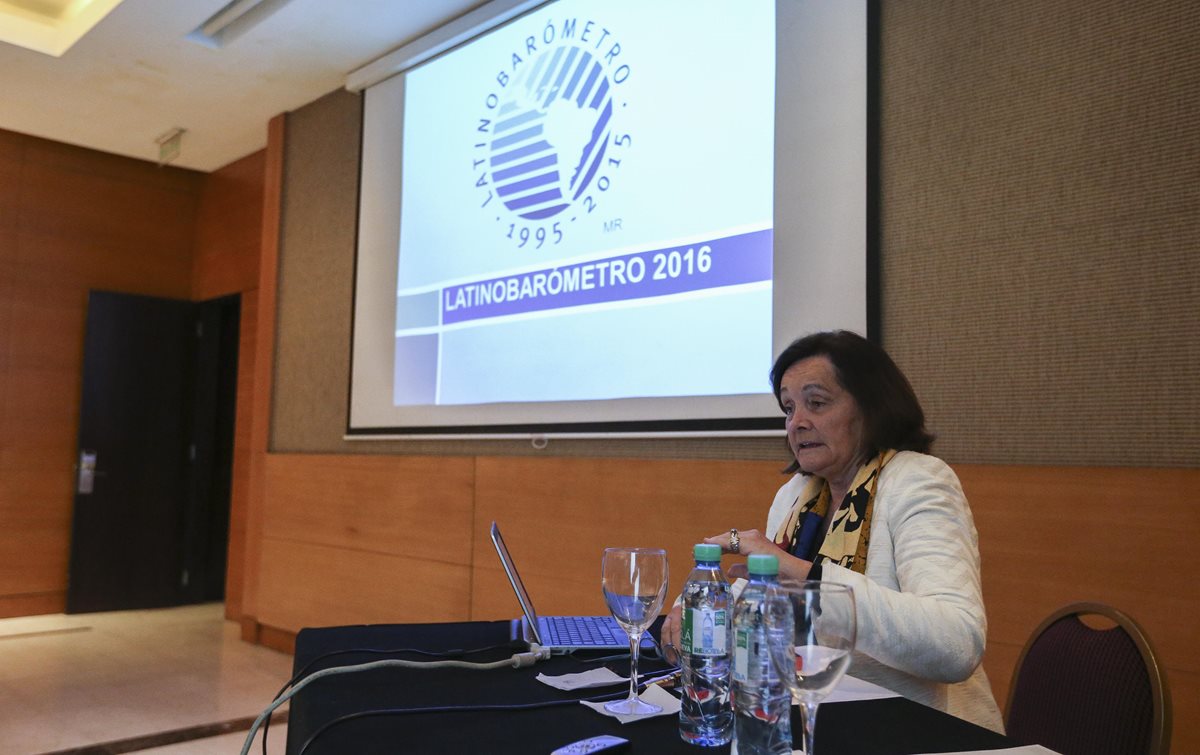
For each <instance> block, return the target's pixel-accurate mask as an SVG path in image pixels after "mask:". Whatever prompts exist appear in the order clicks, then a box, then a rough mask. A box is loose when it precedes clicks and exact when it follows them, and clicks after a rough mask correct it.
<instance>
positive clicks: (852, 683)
mask: <svg viewBox="0 0 1200 755" xmlns="http://www.w3.org/2000/svg"><path fill="white" fill-rule="evenodd" d="M887 697H900V695H898V694H896V693H895V692H892V691H891V690H890V689H887V688H885V687H880V686H879V685H878V684H874V683H873V682H868V681H864V680H862V679H859V678H857V677H853V676H849V675H846V676H843V677H842V679H841V681H839V682H838V684H837V686H836V687H834V688H833V692H830V693H829V697H827V698H825V700H824V701H823V702H827V703H847V702H854V701H856V700H882V699H884V698H887Z"/></svg>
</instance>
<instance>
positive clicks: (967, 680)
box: [662, 331, 1003, 732]
mask: <svg viewBox="0 0 1200 755" xmlns="http://www.w3.org/2000/svg"><path fill="white" fill-rule="evenodd" d="M771 381H772V384H773V387H774V390H775V397H776V399H777V400H778V401H779V406H780V408H781V409H783V413H784V415H785V416H786V418H787V420H786V428H787V440H788V446H789V447H790V449H791V451H792V455H793V456H794V457H795V461H794V462H793V463H792V465H791V466H790V467H789V468H788V470H787V471H788V472H793V473H795V474H794V475H793V476H792V478H791V479H789V480H788V481H787V482H786V483H785V484H784V485H783V487H781V488H780V489H779V492H778V493H777V494H776V495H775V501H774V502H773V503H772V504H771V510H770V513H769V514H768V515H767V528H766V530H765V534H764V533H762V532H759V531H758V530H753V529H751V530H738V529H732V530H729V531H728V532H723V533H721V534H719V535H715V536H713V537H710V538H706V539H705V542H708V543H716V544H717V545H720V546H721V548H722V549H723V550H724V551H725V552H726V553H736V554H740V555H749V554H752V553H771V554H774V555H776V556H778V557H779V576H780V579H781V580H783V579H797V580H800V579H824V580H829V581H832V582H842V583H845V584H848V585H850V586H852V587H853V588H854V598H855V603H856V608H857V613H858V644H857V648H856V652H855V655H854V660H853V662H852V665H851V667H850V673H851V674H852V675H854V676H856V677H858V678H860V679H865V680H868V681H872V682H875V683H876V684H879V685H881V686H883V687H886V688H888V689H890V690H892V691H894V692H897V693H899V694H901V695H904V696H905V697H908V698H910V699H913V700H916V701H917V702H921V703H924V704H926V705H930V706H932V707H935V708H939V709H941V710H944V711H946V712H948V713H950V714H952V715H955V716H958V717H960V718H964V719H967V720H969V721H973V722H975V723H977V724H979V725H981V726H985V727H987V728H989V729H992V730H995V731H999V732H1002V731H1003V723H1002V720H1001V717H1000V711H999V709H998V708H997V706H996V702H995V699H994V698H993V697H992V693H991V687H990V685H989V684H988V680H987V676H986V675H985V674H984V671H983V667H982V666H981V665H980V664H981V662H982V660H983V650H984V642H985V637H986V634H987V618H986V616H985V615H984V609H983V597H982V594H981V588H980V576H979V549H978V542H977V536H976V532H975V526H974V523H973V521H972V518H971V511H970V508H968V506H967V501H966V497H965V496H964V495H963V492H962V488H961V486H960V485H959V482H958V478H957V477H956V476H955V474H954V472H953V471H952V470H951V469H950V467H948V466H947V465H946V464H945V463H944V462H943V461H941V460H940V459H937V458H935V457H933V456H929V455H928V452H929V449H930V446H931V445H932V443H933V436H932V435H930V434H929V433H928V432H927V431H926V430H925V416H924V412H922V410H921V406H920V404H919V403H918V402H917V398H916V395H915V394H914V393H913V390H912V387H911V386H910V385H909V383H908V380H907V379H906V378H905V377H904V374H903V373H901V372H900V369H899V368H898V367H897V366H896V364H895V363H894V362H893V361H892V360H891V358H890V357H889V356H888V355H887V353H886V352H884V351H883V349H881V348H880V347H879V346H877V345H875V344H873V343H871V342H870V341H868V340H866V339H865V338H862V337H861V336H858V335H856V334H854V333H850V332H847V331H835V332H829V333H816V334H813V335H810V336H806V337H804V338H801V339H799V340H797V341H795V342H794V343H792V344H791V345H790V346H788V347H787V348H786V349H785V350H784V351H783V353H782V354H780V355H779V358H778V359H777V360H776V361H775V365H774V367H773V368H772V369H771ZM729 571H730V574H731V575H734V576H743V575H744V574H745V566H744V565H742V564H737V565H735V566H733V567H732V568H731V569H730V570H729ZM680 616H681V608H680V606H679V605H676V607H675V608H674V610H673V611H672V612H671V614H670V615H669V616H668V618H667V620H666V622H665V623H664V624H663V635H662V638H663V642H664V644H665V645H667V646H668V648H670V647H674V646H677V645H678V644H679V631H680Z"/></svg>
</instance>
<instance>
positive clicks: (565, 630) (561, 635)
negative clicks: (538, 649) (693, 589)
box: [492, 522, 655, 653]
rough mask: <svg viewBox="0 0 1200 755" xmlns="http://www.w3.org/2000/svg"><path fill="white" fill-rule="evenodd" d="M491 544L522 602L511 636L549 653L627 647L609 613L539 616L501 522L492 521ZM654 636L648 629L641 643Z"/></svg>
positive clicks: (645, 644) (650, 641)
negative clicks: (509, 547)
mask: <svg viewBox="0 0 1200 755" xmlns="http://www.w3.org/2000/svg"><path fill="white" fill-rule="evenodd" d="M492 544H493V545H495V546H496V553H497V554H498V555H499V556H500V563H501V564H502V565H503V566H504V573H505V574H507V575H508V583H509V584H510V585H512V589H513V592H514V593H516V595H517V602H518V603H520V604H521V612H522V613H523V614H524V615H523V616H522V617H521V618H520V619H513V626H514V639H521V640H524V641H525V642H527V643H530V644H532V643H537V644H538V645H541V646H542V647H544V648H549V649H550V652H552V653H569V652H571V651H573V650H628V649H629V635H627V634H626V633H625V630H624V629H622V628H621V625H620V624H618V623H617V621H616V619H614V618H613V617H612V616H538V614H537V611H535V610H534V608H533V601H532V600H531V599H530V597H529V591H528V590H526V589H525V583H524V582H522V581H521V576H520V575H519V574H517V565H516V564H515V563H513V559H512V555H511V554H509V552H508V548H507V547H506V546H505V545H504V538H503V537H501V536H500V526H499V525H497V524H496V523H495V522H492ZM654 646H655V643H654V640H653V639H652V638H651V637H650V633H649V632H644V633H643V634H642V647H643V648H652V647H654Z"/></svg>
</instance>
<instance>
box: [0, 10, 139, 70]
mask: <svg viewBox="0 0 1200 755" xmlns="http://www.w3.org/2000/svg"><path fill="white" fill-rule="evenodd" d="M121 2H122V0H0V42H7V43H9V44H10V45H18V46H20V47H25V48H27V49H30V50H34V51H35V52H40V53H45V54H46V55H53V56H54V57H56V58H57V57H60V56H61V55H62V54H63V53H65V52H66V51H67V50H69V49H71V45H73V44H75V43H76V42H78V41H79V40H80V39H81V38H82V37H83V35H84V34H87V33H88V32H89V31H91V30H92V27H94V26H95V25H96V24H98V23H100V21H101V19H103V18H104V17H105V16H107V15H108V13H109V11H111V10H112V9H113V8H115V7H117V6H118V5H120V4H121Z"/></svg>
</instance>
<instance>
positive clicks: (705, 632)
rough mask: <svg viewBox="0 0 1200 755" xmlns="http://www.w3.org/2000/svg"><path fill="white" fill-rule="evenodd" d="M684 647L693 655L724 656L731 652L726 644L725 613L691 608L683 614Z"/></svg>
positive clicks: (682, 638) (682, 636)
mask: <svg viewBox="0 0 1200 755" xmlns="http://www.w3.org/2000/svg"><path fill="white" fill-rule="evenodd" d="M680 639H681V640H682V642H683V647H684V649H686V650H687V651H688V652H689V653H691V654H692V655H706V656H722V655H726V654H727V653H728V652H729V649H728V645H726V643H725V611H724V609H720V610H714V609H712V608H689V609H687V610H686V611H684V612H683V631H682V632H681V638H680Z"/></svg>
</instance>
